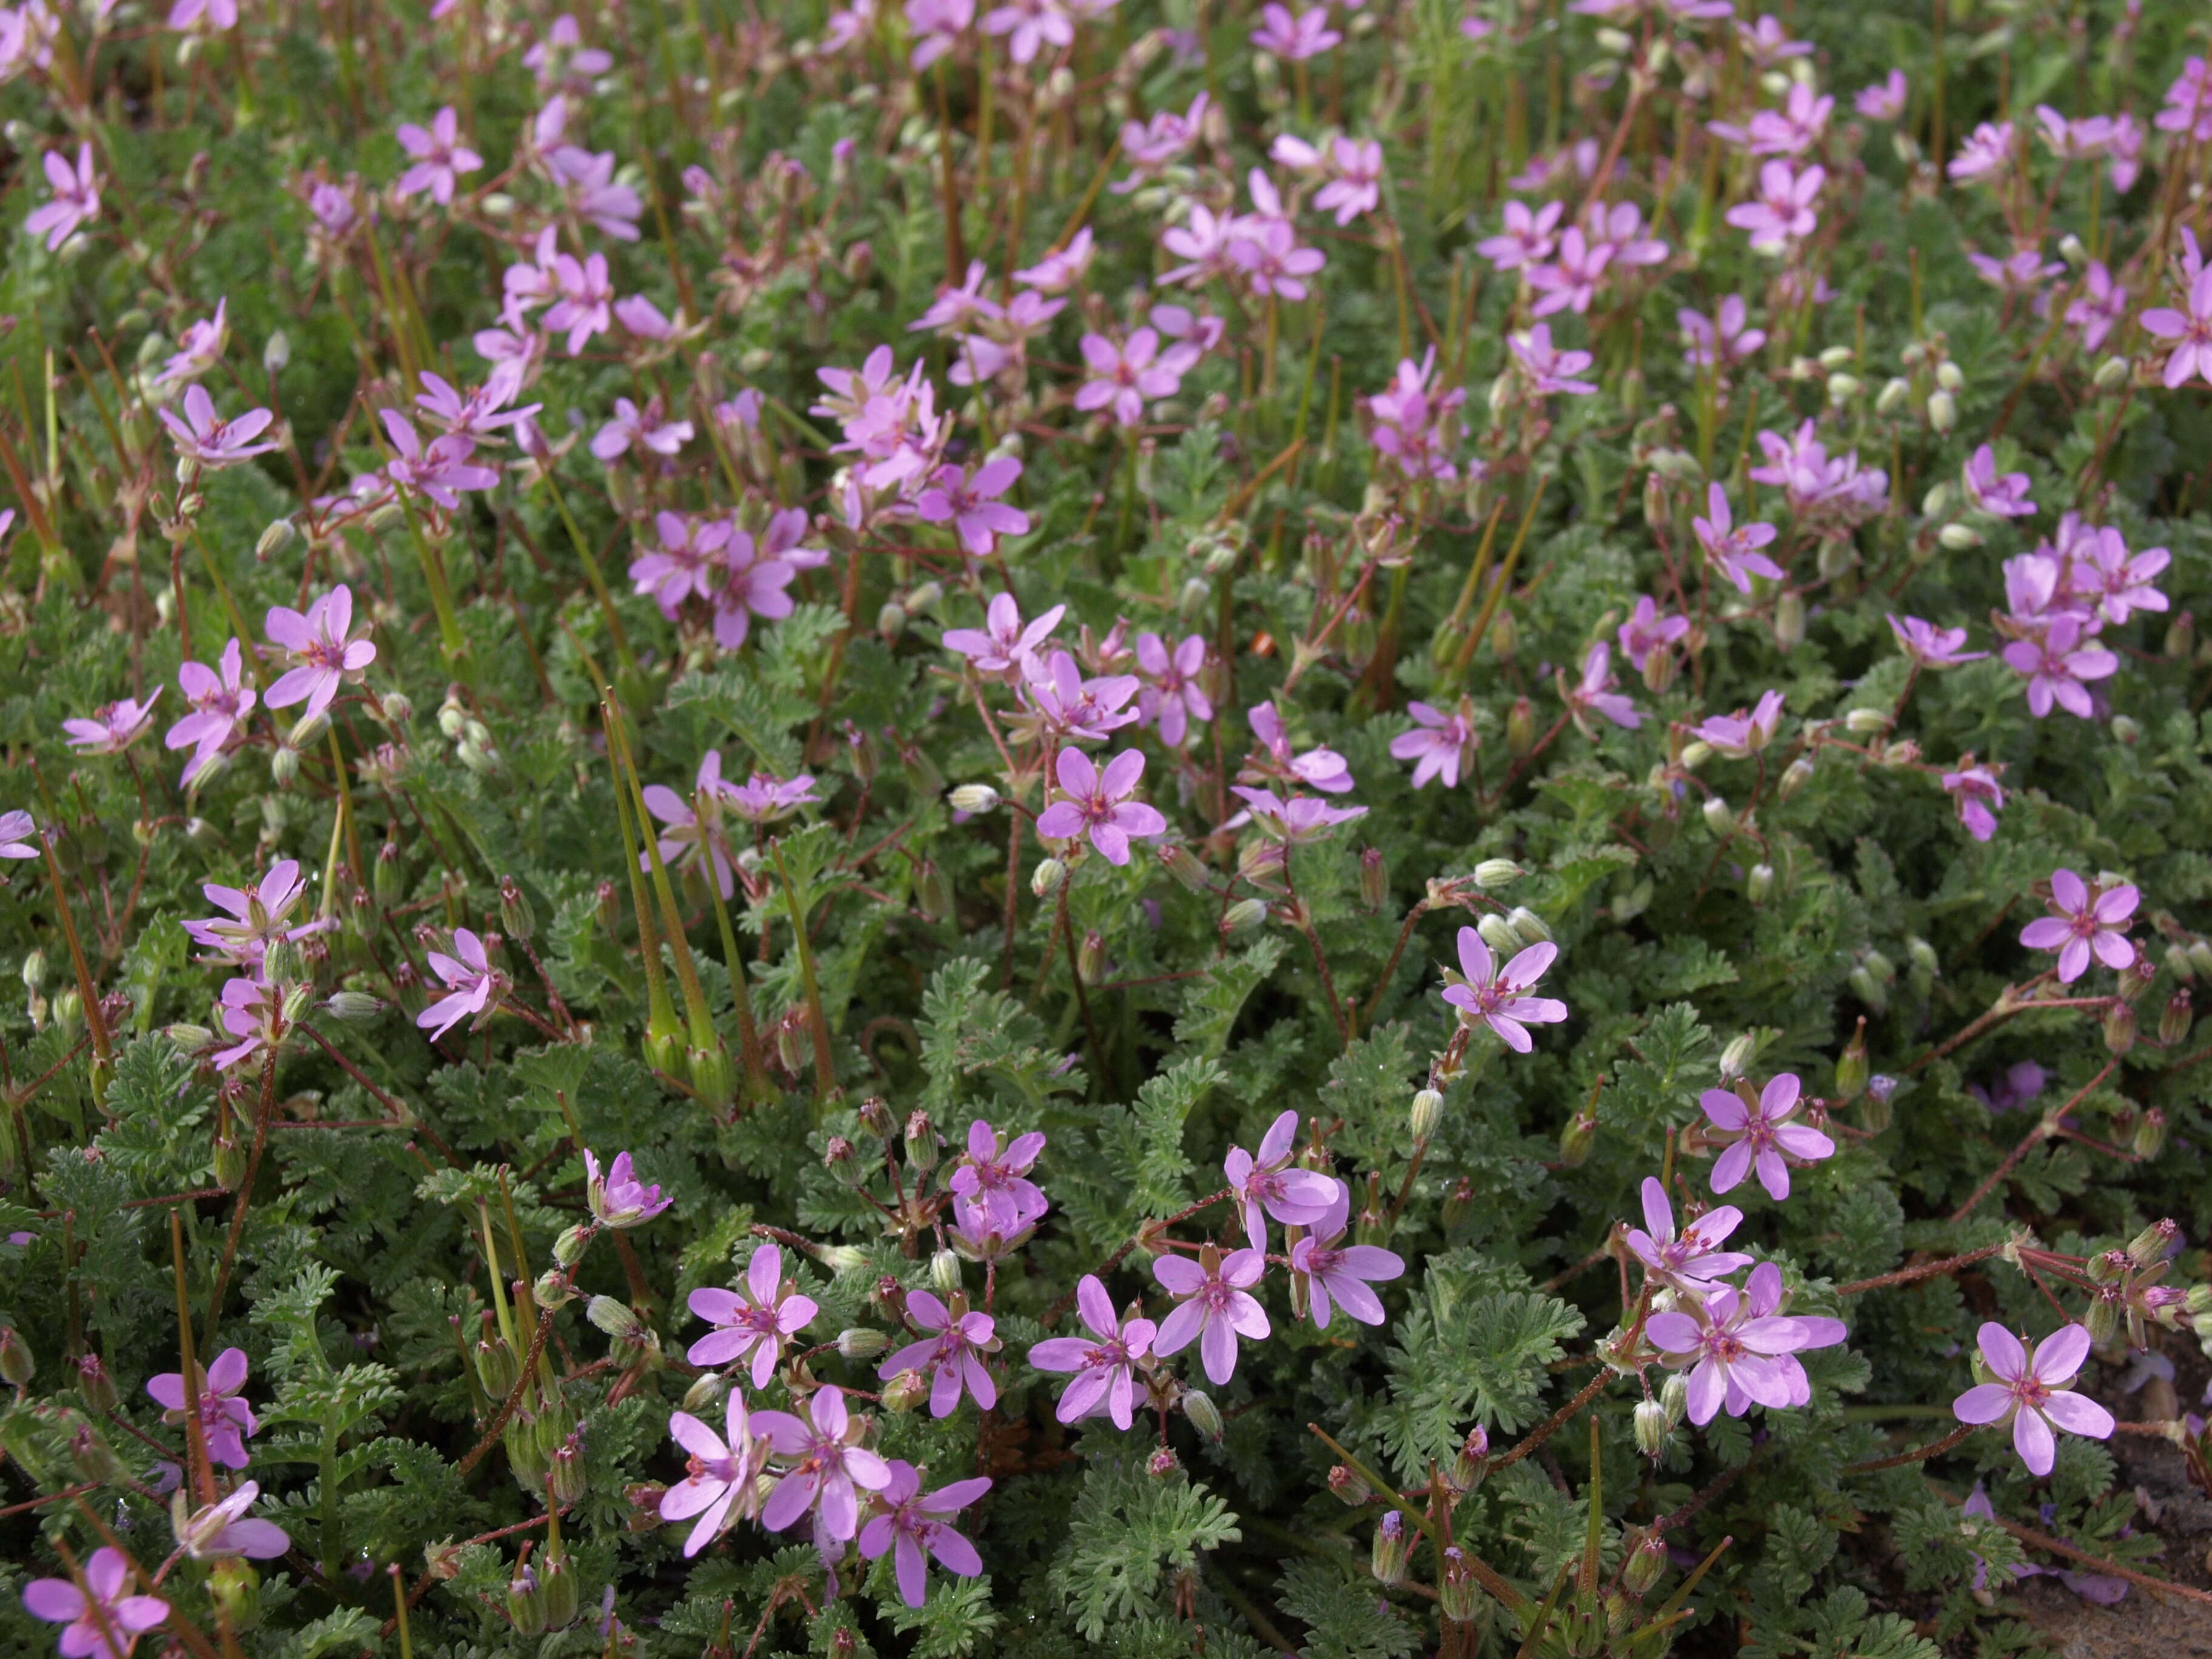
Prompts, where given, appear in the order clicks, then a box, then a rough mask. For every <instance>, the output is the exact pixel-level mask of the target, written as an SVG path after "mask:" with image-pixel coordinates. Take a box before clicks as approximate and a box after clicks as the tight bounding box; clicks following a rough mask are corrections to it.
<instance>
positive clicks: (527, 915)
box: [499, 876, 538, 939]
mask: <svg viewBox="0 0 2212 1659" xmlns="http://www.w3.org/2000/svg"><path fill="white" fill-rule="evenodd" d="M499 926H500V931H501V933H505V934H506V935H507V937H508V938H509V939H529V938H531V937H532V936H533V935H534V934H536V933H537V932H538V915H537V912H535V911H534V910H532V908H530V901H529V899H528V898H526V896H524V894H523V891H522V889H521V888H520V887H519V886H517V885H516V884H515V880H514V878H513V876H501V878H499Z"/></svg>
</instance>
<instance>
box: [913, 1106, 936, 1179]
mask: <svg viewBox="0 0 2212 1659" xmlns="http://www.w3.org/2000/svg"><path fill="white" fill-rule="evenodd" d="M942 1144H943V1143H942V1142H941V1141H939V1139H938V1134H937V1131H936V1129H935V1128H934V1127H932V1126H931V1123H930V1121H929V1114H928V1113H927V1112H921V1111H915V1112H909V1113H908V1114H907V1120H906V1161H907V1167H908V1168H909V1169H913V1170H921V1171H922V1172H923V1173H924V1174H927V1173H928V1172H929V1171H930V1170H933V1169H935V1168H936V1167H937V1158H938V1152H939V1148H940V1146H942Z"/></svg>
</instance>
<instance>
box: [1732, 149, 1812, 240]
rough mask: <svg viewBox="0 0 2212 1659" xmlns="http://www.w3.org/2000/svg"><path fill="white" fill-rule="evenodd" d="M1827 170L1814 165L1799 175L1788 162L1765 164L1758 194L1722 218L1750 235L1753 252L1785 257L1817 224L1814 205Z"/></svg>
mask: <svg viewBox="0 0 2212 1659" xmlns="http://www.w3.org/2000/svg"><path fill="white" fill-rule="evenodd" d="M1827 181H1828V170H1827V169H1826V167H1822V166H1820V164H1819V163H1818V162H1815V163H1814V165H1813V166H1811V167H1807V168H1806V169H1805V170H1804V171H1803V172H1802V173H1799V172H1797V171H1796V170H1795V169H1794V168H1792V167H1790V163H1789V162H1787V161H1768V162H1765V163H1764V164H1763V165H1762V166H1761V167H1759V194H1758V196H1757V197H1756V198H1754V199H1753V200H1752V201H1748V202H1742V203H1739V204H1737V205H1735V207H1732V208H1730V209H1729V210H1728V212H1727V214H1726V215H1725V217H1726V218H1727V220H1728V222H1729V223H1730V224H1732V225H1734V226H1735V228H1737V229H1738V230H1745V231H1749V232H1750V233H1751V246H1752V251H1753V252H1757V253H1786V252H1789V250H1790V244H1791V243H1792V242H1796V241H1799V240H1802V239H1803V238H1805V237H1808V236H1810V235H1811V234H1813V232H1814V229H1815V228H1818V226H1819V225H1820V215H1819V214H1818V213H1817V212H1815V211H1814V204H1815V203H1816V202H1818V201H1819V200H1820V187H1821V186H1822V185H1825V184H1826V183H1827Z"/></svg>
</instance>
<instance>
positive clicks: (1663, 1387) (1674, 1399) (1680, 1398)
mask: <svg viewBox="0 0 2212 1659" xmlns="http://www.w3.org/2000/svg"><path fill="white" fill-rule="evenodd" d="M1659 1404H1660V1405H1661V1406H1662V1407H1664V1408H1665V1410H1666V1413H1667V1421H1668V1423H1670V1424H1672V1425H1674V1426H1675V1427H1676V1428H1680V1426H1681V1424H1682V1416H1683V1413H1686V1412H1687V1411H1688V1410H1689V1409H1690V1384H1689V1382H1688V1380H1687V1379H1686V1378H1685V1377H1684V1376H1683V1375H1682V1373H1681V1372H1680V1371H1672V1372H1669V1373H1668V1377H1667V1380H1666V1381H1665V1382H1664V1383H1661V1384H1660V1385H1659Z"/></svg>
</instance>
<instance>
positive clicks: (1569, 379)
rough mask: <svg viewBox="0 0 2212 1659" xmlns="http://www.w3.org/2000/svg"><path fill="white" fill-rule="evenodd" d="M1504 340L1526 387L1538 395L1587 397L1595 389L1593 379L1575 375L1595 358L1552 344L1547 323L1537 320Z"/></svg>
mask: <svg viewBox="0 0 2212 1659" xmlns="http://www.w3.org/2000/svg"><path fill="white" fill-rule="evenodd" d="M1505 343H1506V345H1507V346H1508V347H1510V349H1511V350H1512V353H1513V361H1514V362H1515V363H1516V365H1518V366H1519V368H1520V369H1521V372H1522V374H1525V375H1527V376H1528V386H1529V390H1531V391H1532V392H1535V393H1536V394H1537V395H1538V396H1539V397H1547V398H1548V397H1550V396H1552V395H1553V394H1554V393H1556V392H1573V393H1575V394H1577V396H1587V395H1588V394H1589V393H1590V392H1595V391H1596V390H1597V387H1596V386H1595V384H1594V383H1593V382H1591V381H1589V380H1579V379H1577V376H1578V375H1580V374H1583V373H1584V372H1585V371H1586V370H1587V369H1588V368H1589V366H1590V365H1591V363H1593V362H1595V361H1596V359H1595V358H1594V357H1593V356H1591V355H1590V354H1589V352H1587V351H1567V350H1562V349H1560V348H1559V347H1557V346H1554V345H1553V343H1552V325H1550V324H1549V323H1539V324H1537V325H1535V326H1534V328H1531V329H1528V330H1526V331H1523V332H1522V333H1519V334H1509V335H1507V336H1506V337H1505Z"/></svg>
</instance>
